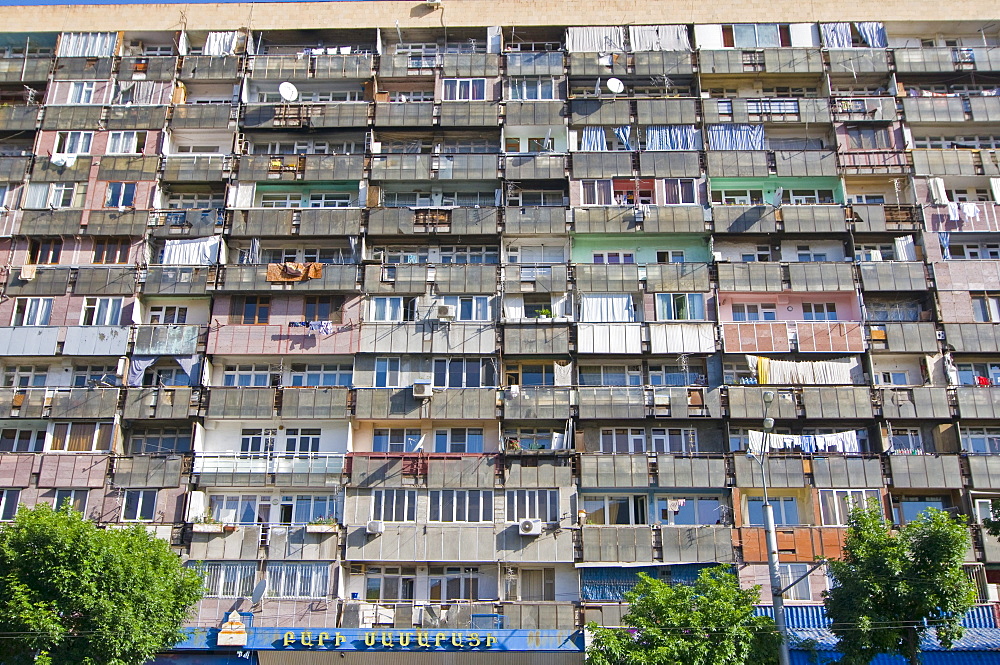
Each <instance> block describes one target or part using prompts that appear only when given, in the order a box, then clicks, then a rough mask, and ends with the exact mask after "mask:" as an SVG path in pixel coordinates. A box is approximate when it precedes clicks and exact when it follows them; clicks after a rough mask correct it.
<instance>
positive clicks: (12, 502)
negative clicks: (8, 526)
mask: <svg viewBox="0 0 1000 665" xmlns="http://www.w3.org/2000/svg"><path fill="white" fill-rule="evenodd" d="M20 498H21V490H19V489H0V520H3V521H4V522H8V521H10V520H12V519H14V516H15V515H16V514H17V506H18V504H19V501H20Z"/></svg>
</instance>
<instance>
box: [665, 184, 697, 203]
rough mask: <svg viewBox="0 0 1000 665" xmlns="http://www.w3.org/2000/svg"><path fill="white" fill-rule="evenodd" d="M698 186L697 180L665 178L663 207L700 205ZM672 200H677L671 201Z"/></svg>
mask: <svg viewBox="0 0 1000 665" xmlns="http://www.w3.org/2000/svg"><path fill="white" fill-rule="evenodd" d="M698 184H699V183H698V179H697V178H664V179H663V192H664V196H663V205H668V206H682V205H698V203H699V201H698ZM671 198H676V199H677V200H676V201H670V200H669V199H671Z"/></svg>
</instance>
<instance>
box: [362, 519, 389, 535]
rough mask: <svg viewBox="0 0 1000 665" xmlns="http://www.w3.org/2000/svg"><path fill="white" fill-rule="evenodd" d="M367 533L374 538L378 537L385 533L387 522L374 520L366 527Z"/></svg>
mask: <svg viewBox="0 0 1000 665" xmlns="http://www.w3.org/2000/svg"><path fill="white" fill-rule="evenodd" d="M365 531H366V532H367V533H369V534H370V535H373V536H377V535H378V534H380V533H385V522H383V521H382V520H372V521H370V522H369V523H368V525H367V526H366V527H365Z"/></svg>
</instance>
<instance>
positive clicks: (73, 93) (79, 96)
mask: <svg viewBox="0 0 1000 665" xmlns="http://www.w3.org/2000/svg"><path fill="white" fill-rule="evenodd" d="M94 84H95V82H94V81H73V82H72V83H70V84H69V103H70V104H93V103H94Z"/></svg>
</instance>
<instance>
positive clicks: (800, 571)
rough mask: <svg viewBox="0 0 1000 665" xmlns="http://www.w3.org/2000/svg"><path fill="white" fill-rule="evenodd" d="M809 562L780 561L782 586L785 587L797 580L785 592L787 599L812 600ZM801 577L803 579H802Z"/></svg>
mask: <svg viewBox="0 0 1000 665" xmlns="http://www.w3.org/2000/svg"><path fill="white" fill-rule="evenodd" d="M808 572H809V564H808V563H779V564H778V574H779V575H780V577H781V588H782V589H784V588H786V587H788V586H790V585H791V584H792V582H795V580H799V581H798V582H795V585H794V586H792V587H791V588H790V589H788V590H787V591H786V592H785V593H784V598H785V600H812V591H811V590H810V588H809V577H808V575H807V573H808ZM800 578H801V579H800Z"/></svg>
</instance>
